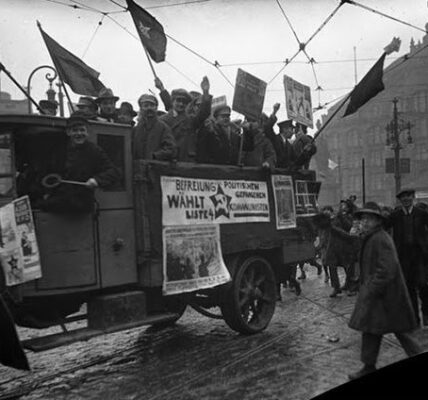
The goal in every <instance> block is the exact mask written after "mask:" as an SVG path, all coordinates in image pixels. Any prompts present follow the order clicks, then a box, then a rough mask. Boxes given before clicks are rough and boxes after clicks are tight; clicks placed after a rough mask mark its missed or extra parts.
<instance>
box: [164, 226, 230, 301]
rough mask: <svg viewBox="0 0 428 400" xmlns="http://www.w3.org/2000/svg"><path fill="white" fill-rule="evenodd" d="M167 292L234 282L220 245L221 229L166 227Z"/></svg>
mask: <svg viewBox="0 0 428 400" xmlns="http://www.w3.org/2000/svg"><path fill="white" fill-rule="evenodd" d="M163 276H164V280H163V288H162V290H163V293H164V294H165V295H172V294H179V293H185V292H192V291H194V290H199V289H207V288H212V287H214V286H217V285H221V284H223V283H226V282H229V281H230V279H231V278H230V274H229V271H228V270H227V268H226V265H225V263H224V261H223V256H222V253H221V246H220V227H219V225H217V224H211V225H186V226H168V227H165V228H163Z"/></svg>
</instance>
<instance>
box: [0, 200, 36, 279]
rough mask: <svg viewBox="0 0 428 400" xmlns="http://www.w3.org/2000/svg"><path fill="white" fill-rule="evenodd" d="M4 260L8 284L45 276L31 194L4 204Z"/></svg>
mask: <svg viewBox="0 0 428 400" xmlns="http://www.w3.org/2000/svg"><path fill="white" fill-rule="evenodd" d="M0 262H1V265H2V267H3V271H4V275H5V278H6V285H7V286H13V285H17V284H20V283H24V282H27V281H31V280H33V279H38V278H41V277H42V269H41V265H40V256H39V249H38V246H37V240H36V232H35V229H34V222H33V217H32V213H31V206H30V200H29V198H28V196H24V197H21V198H19V199H16V200H14V201H13V202H11V203H9V204H7V205H5V206H4V207H1V208H0Z"/></svg>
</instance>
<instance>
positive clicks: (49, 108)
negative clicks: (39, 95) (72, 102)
mask: <svg viewBox="0 0 428 400" xmlns="http://www.w3.org/2000/svg"><path fill="white" fill-rule="evenodd" d="M39 107H40V108H41V109H42V114H43V115H52V116H55V115H56V112H57V110H58V102H56V101H52V100H40V101H39Z"/></svg>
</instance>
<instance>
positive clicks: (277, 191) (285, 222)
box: [272, 175, 296, 229]
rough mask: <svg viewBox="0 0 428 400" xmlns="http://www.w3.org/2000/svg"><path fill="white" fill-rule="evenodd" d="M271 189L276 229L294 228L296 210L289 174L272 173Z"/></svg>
mask: <svg viewBox="0 0 428 400" xmlns="http://www.w3.org/2000/svg"><path fill="white" fill-rule="evenodd" d="M272 189H273V195H274V199H275V216H276V229H287V228H295V227H296V210H295V207H294V193H293V181H292V180H291V176H284V175H272Z"/></svg>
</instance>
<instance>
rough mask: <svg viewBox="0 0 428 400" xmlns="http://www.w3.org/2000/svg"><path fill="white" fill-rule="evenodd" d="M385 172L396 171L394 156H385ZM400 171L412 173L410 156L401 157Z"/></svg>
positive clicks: (391, 172)
mask: <svg viewBox="0 0 428 400" xmlns="http://www.w3.org/2000/svg"><path fill="white" fill-rule="evenodd" d="M385 172H386V173H387V174H393V173H394V172H395V162H394V159H393V158H385ZM400 173H401V174H410V158H400Z"/></svg>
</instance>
